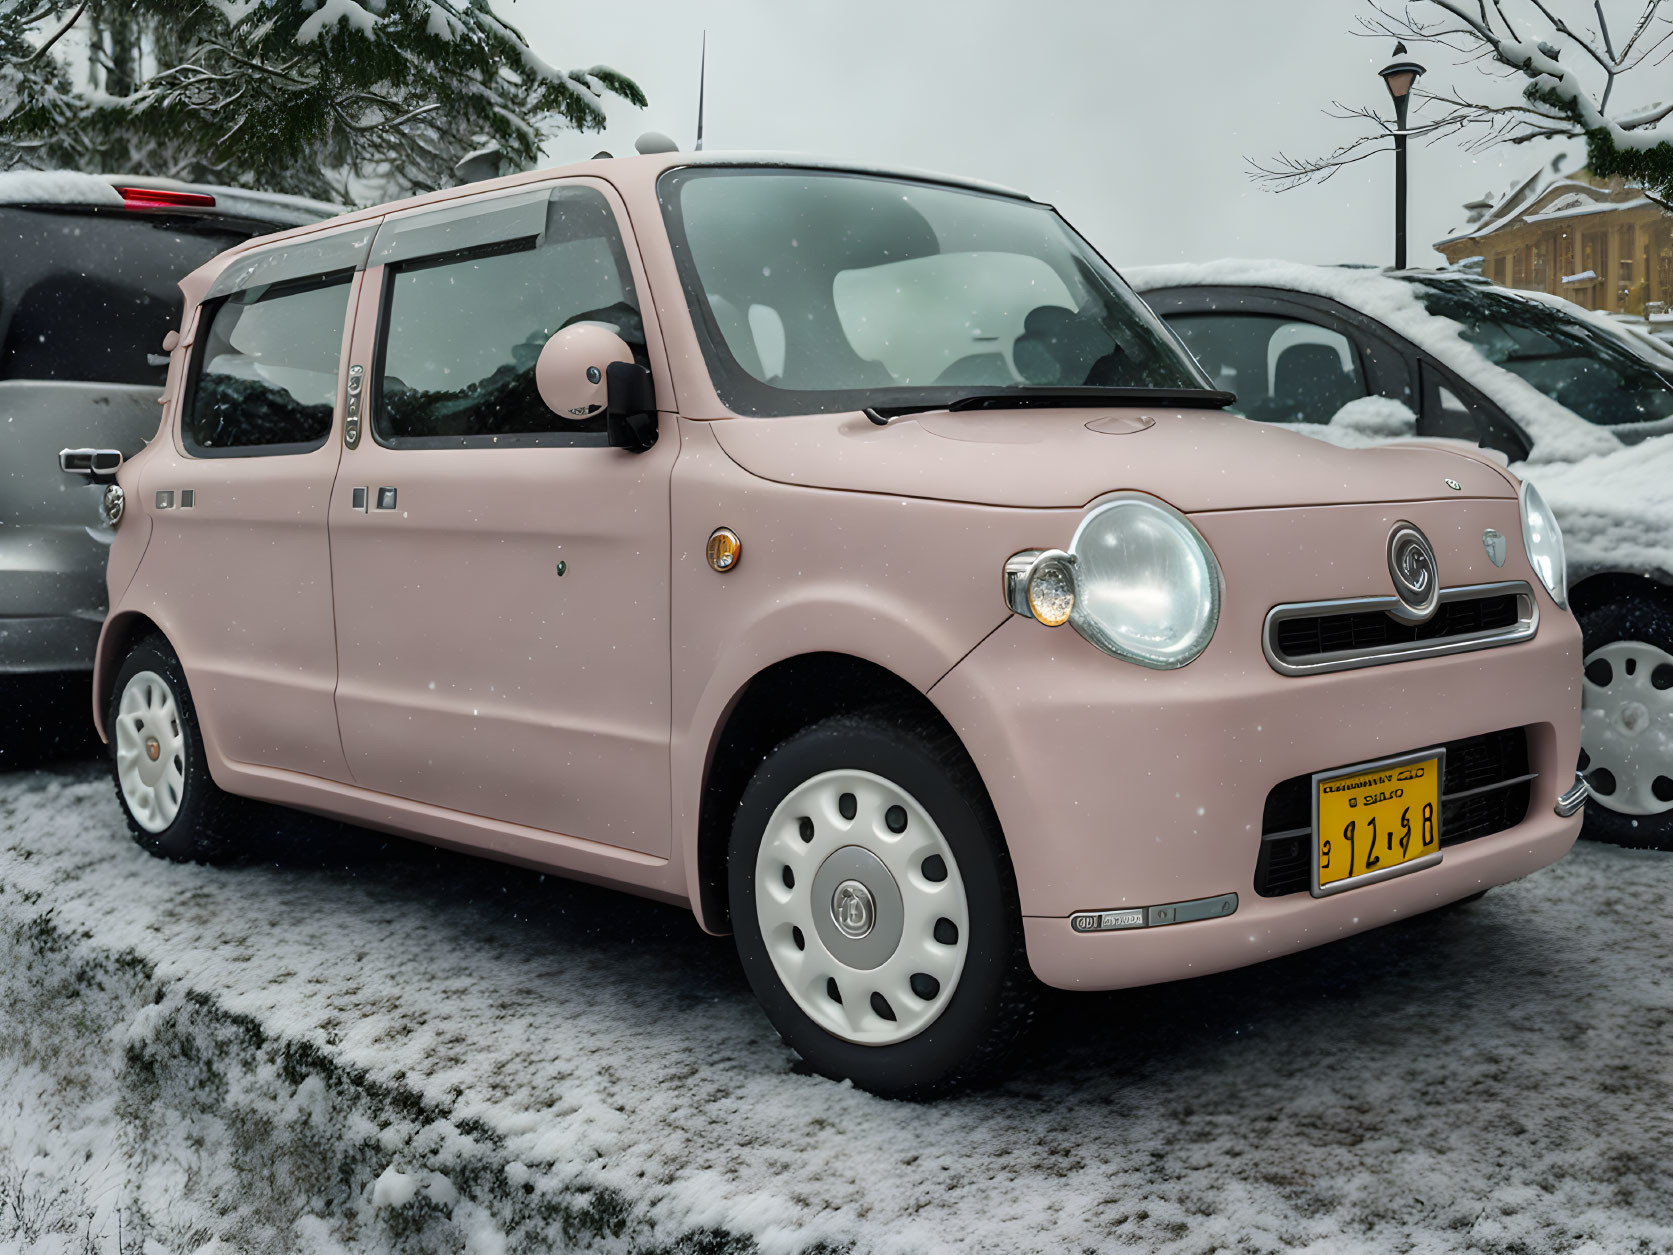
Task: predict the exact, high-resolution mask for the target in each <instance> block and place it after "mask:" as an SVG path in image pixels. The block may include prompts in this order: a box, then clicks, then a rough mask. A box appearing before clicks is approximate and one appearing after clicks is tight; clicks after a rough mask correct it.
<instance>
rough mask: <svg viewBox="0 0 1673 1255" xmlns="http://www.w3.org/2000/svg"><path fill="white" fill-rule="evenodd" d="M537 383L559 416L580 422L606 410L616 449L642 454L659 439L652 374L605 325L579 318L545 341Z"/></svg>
mask: <svg viewBox="0 0 1673 1255" xmlns="http://www.w3.org/2000/svg"><path fill="white" fill-rule="evenodd" d="M534 381H535V387H536V388H537V389H539V391H540V399H541V400H542V401H544V402H546V406H547V408H548V409H550V410H551V411H552V413H554V414H556V415H557V416H558V417H559V418H564V419H569V420H572V421H574V422H581V421H584V420H586V419H589V418H594V417H596V416H597V415H598V414H600V413H603V414H604V420H605V431H606V432H607V433H608V435H609V442H610V445H611V447H612V448H617V449H627V450H630V451H631V452H634V453H643V452H644V451H645V450H646V449H648V448H650V447H651V446H652V445H653V444H655V443H656V396H655V393H654V391H653V389H652V387H651V373H650V371H648V370H646V369H645V368H644V367H643V366H640V365H639V364H638V363H636V362H635V361H634V360H633V351H632V350H631V349H629V348H628V347H627V342H626V341H625V340H623V339H622V338H621V337H620V336H619V335H617V334H616V333H615V331H613V330H612V329H611V328H610V327H608V326H606V325H605V324H603V323H597V322H578V323H576V324H574V325H573V326H570V327H565V328H564V329H563V330H562V331H559V332H558V333H557V334H556V335H554V336H553V337H552V338H551V339H550V340H548V341H546V343H545V344H544V345H543V346H542V347H541V350H540V357H539V358H538V359H536V361H535V364H534Z"/></svg>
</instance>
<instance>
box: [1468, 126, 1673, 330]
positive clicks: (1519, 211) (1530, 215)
mask: <svg viewBox="0 0 1673 1255" xmlns="http://www.w3.org/2000/svg"><path fill="white" fill-rule="evenodd" d="M1572 160H1573V154H1571V153H1570V152H1568V151H1566V150H1565V151H1564V152H1563V153H1561V154H1559V155H1558V156H1557V158H1556V159H1555V160H1553V161H1551V162H1550V163H1548V164H1547V165H1545V166H1543V167H1541V168H1540V170H1539V171H1538V173H1536V174H1534V175H1533V176H1532V177H1530V178H1528V179H1526V180H1524V181H1523V182H1522V183H1520V184H1518V185H1517V186H1516V187H1514V188H1512V189H1511V191H1510V192H1509V193H1508V194H1506V195H1504V196H1502V197H1499V198H1497V199H1494V198H1493V197H1491V196H1486V197H1483V198H1482V199H1480V200H1477V201H1472V202H1470V203H1469V204H1467V205H1465V206H1464V208H1465V209H1466V210H1467V211H1468V212H1469V218H1468V219H1467V223H1466V226H1465V228H1464V229H1463V230H1461V231H1459V232H1458V233H1457V234H1454V235H1452V236H1449V237H1448V238H1446V239H1444V240H1441V241H1439V242H1437V243H1436V245H1435V247H1436V249H1438V250H1439V251H1440V252H1441V253H1442V254H1443V255H1444V256H1445V257H1446V259H1447V261H1449V262H1451V263H1453V264H1457V263H1459V262H1464V261H1468V260H1470V259H1472V258H1480V259H1481V272H1482V274H1484V275H1486V276H1487V277H1488V278H1489V279H1491V280H1493V281H1494V282H1495V283H1501V284H1503V285H1505V286H1506V287H1511V288H1528V289H1532V290H1534V291H1539V292H1550V293H1553V294H1555V295H1557V296H1562V297H1566V298H1567V299H1568V300H1571V301H1574V302H1575V303H1576V304H1579V305H1583V306H1585V307H1586V308H1587V309H1596V310H1604V311H1607V312H1610V313H1625V314H1635V315H1645V314H1648V315H1650V316H1652V317H1654V316H1655V315H1658V314H1666V313H1667V312H1668V311H1670V310H1673V214H1669V213H1668V212H1667V211H1666V210H1665V209H1663V208H1662V207H1661V206H1659V205H1657V204H1656V203H1655V202H1654V201H1652V200H1650V199H1649V198H1648V197H1647V196H1645V195H1644V193H1643V190H1642V189H1640V188H1637V187H1632V186H1629V185H1628V184H1626V183H1624V182H1622V181H1621V180H1620V179H1599V178H1594V177H1593V176H1592V174H1591V173H1590V172H1589V171H1588V170H1587V169H1586V168H1585V167H1584V166H1580V167H1579V168H1578V169H1577V170H1575V172H1574V173H1573V174H1564V173H1562V170H1563V169H1564V167H1565V166H1567V165H1568V164H1569V163H1570V162H1571V161H1572Z"/></svg>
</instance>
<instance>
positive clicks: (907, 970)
mask: <svg viewBox="0 0 1673 1255" xmlns="http://www.w3.org/2000/svg"><path fill="white" fill-rule="evenodd" d="M755 912H756V918H757V919H758V920H759V922H760V925H761V936H762V939H763V940H764V941H765V942H766V944H767V953H768V955H769V956H770V957H771V958H772V962H773V970H774V971H775V972H777V973H778V979H779V981H780V982H781V983H782V984H783V985H784V988H785V989H786V990H788V991H789V993H790V996H791V997H792V998H794V999H795V1001H796V1005H797V1006H798V1007H800V1008H801V1009H802V1011H803V1012H805V1013H806V1014H807V1016H808V1017H809V1018H810V1019H812V1020H813V1022H814V1023H816V1024H818V1025H819V1026H820V1027H821V1028H823V1029H824V1030H825V1031H826V1032H828V1033H831V1034H832V1035H834V1036H836V1037H840V1038H842V1039H843V1040H845V1041H851V1042H858V1043H860V1044H862V1045H867V1046H887V1045H890V1044H892V1043H894V1042H901V1041H905V1040H907V1039H908V1038H910V1037H916V1036H917V1035H918V1034H919V1033H921V1032H923V1031H924V1029H926V1028H928V1027H929V1026H930V1025H931V1024H932V1023H934V1021H935V1019H936V1017H937V1016H939V1015H940V1014H941V1013H942V1012H943V1011H944V1010H946V1008H947V1003H948V1002H949V1001H950V1000H951V998H952V996H953V991H954V989H956V988H957V986H958V981H959V975H960V974H961V973H962V972H963V971H964V957H965V954H966V953H967V952H968V949H969V945H970V941H969V937H970V913H969V909H968V907H967V905H966V903H965V896H964V882H963V880H961V879H960V878H959V871H958V864H957V863H956V862H955V861H954V859H953V851H952V847H951V846H949V845H948V844H947V839H946V838H945V837H943V836H942V835H941V830H940V829H939V828H938V827H936V824H935V821H934V820H933V819H931V818H930V816H929V812H928V811H926V810H924V808H923V807H922V806H920V805H919V804H918V802H917V800H916V799H915V798H913V796H912V795H911V794H910V793H908V792H906V790H904V789H902V788H901V787H900V786H899V785H897V784H895V783H893V782H892V781H889V780H886V779H884V778H883V777H882V776H875V775H872V774H871V773H870V772H866V771H828V772H825V773H824V774H823V775H818V776H814V777H813V778H812V779H811V780H808V781H806V782H805V783H803V784H801V785H799V786H798V787H797V788H795V789H794V790H792V791H791V792H790V794H789V796H787V797H786V798H785V799H784V800H783V801H782V802H780V803H779V805H778V809H777V810H775V811H774V812H773V815H772V818H771V819H769V820H768V821H767V831H766V834H765V836H763V837H762V839H761V850H760V853H759V854H758V855H757V856H756V860H755Z"/></svg>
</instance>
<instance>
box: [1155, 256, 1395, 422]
mask: <svg viewBox="0 0 1673 1255" xmlns="http://www.w3.org/2000/svg"><path fill="white" fill-rule="evenodd" d="M1145 300H1146V302H1148V303H1149V304H1150V305H1151V307H1152V308H1153V309H1155V310H1156V312H1157V313H1159V314H1161V315H1162V317H1163V318H1164V319H1166V320H1167V323H1168V325H1169V326H1170V327H1171V328H1172V329H1173V330H1174V332H1175V333H1176V334H1177V335H1178V336H1179V337H1180V339H1181V340H1183V341H1184V342H1185V346H1186V347H1187V348H1189V349H1190V350H1191V352H1192V354H1193V356H1195V357H1196V358H1197V360H1198V362H1200V363H1201V364H1202V366H1203V369H1204V370H1206V371H1207V372H1208V375H1209V377H1210V378H1211V379H1213V380H1214V381H1215V386H1216V387H1219V388H1223V389H1225V390H1226V391H1228V392H1232V393H1235V394H1236V395H1237V403H1236V404H1235V405H1234V406H1232V407H1231V408H1233V409H1234V410H1235V411H1236V412H1237V413H1239V414H1242V415H1244V416H1245V417H1247V418H1252V419H1256V420H1257V421H1262V422H1283V423H1314V424H1325V423H1329V422H1330V420H1331V418H1332V417H1333V416H1334V415H1335V414H1336V412H1337V411H1338V410H1340V409H1341V408H1342V406H1344V405H1346V404H1348V403H1349V402H1351V401H1357V400H1360V399H1361V398H1364V397H1367V396H1385V397H1390V398H1393V399H1394V400H1397V401H1400V402H1402V403H1403V404H1405V405H1407V406H1409V407H1410V408H1411V409H1412V410H1413V412H1414V413H1415V412H1416V409H1417V405H1416V396H1415V391H1414V388H1413V381H1412V375H1411V370H1410V367H1409V365H1408V363H1407V362H1406V360H1405V358H1404V357H1403V355H1402V354H1401V353H1400V352H1399V350H1398V349H1397V348H1396V347H1395V346H1394V345H1393V344H1392V343H1391V342H1390V341H1388V340H1387V339H1385V338H1384V337H1381V336H1379V335H1377V334H1376V332H1375V330H1374V328H1372V327H1371V326H1369V325H1367V324H1366V323H1365V322H1364V321H1363V320H1361V319H1358V318H1355V317H1352V316H1351V315H1349V314H1348V313H1347V311H1345V310H1342V309H1341V308H1340V307H1338V306H1336V304H1335V303H1334V302H1331V301H1326V300H1323V299H1320V298H1314V297H1310V296H1307V295H1304V294H1301V293H1289V292H1280V291H1277V290H1268V289H1259V288H1174V289H1166V290H1162V291H1156V292H1147V293H1145Z"/></svg>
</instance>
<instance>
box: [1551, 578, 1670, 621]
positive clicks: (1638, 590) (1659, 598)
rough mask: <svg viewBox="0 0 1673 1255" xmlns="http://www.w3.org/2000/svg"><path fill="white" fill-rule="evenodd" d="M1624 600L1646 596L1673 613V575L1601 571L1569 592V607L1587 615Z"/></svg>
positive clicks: (1579, 613) (1575, 611)
mask: <svg viewBox="0 0 1673 1255" xmlns="http://www.w3.org/2000/svg"><path fill="white" fill-rule="evenodd" d="M1623 597H1646V598H1648V599H1649V600H1651V601H1654V602H1656V603H1657V604H1659V605H1660V606H1661V607H1662V608H1663V609H1665V610H1666V611H1667V612H1668V613H1669V614H1673V574H1669V573H1668V572H1666V571H1657V570H1650V571H1597V572H1593V573H1592V574H1589V575H1587V576H1586V577H1585V578H1583V579H1582V580H1580V581H1579V583H1577V584H1575V586H1574V587H1573V588H1571V589H1569V594H1568V604H1569V608H1570V609H1571V610H1572V611H1573V612H1574V613H1575V614H1576V615H1582V614H1586V613H1587V612H1588V611H1591V610H1595V609H1597V608H1598V607H1599V606H1602V605H1607V604H1608V603H1609V602H1612V601H1618V600H1620V599H1621V598H1623Z"/></svg>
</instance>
